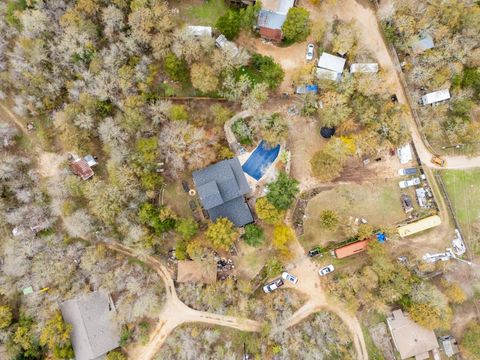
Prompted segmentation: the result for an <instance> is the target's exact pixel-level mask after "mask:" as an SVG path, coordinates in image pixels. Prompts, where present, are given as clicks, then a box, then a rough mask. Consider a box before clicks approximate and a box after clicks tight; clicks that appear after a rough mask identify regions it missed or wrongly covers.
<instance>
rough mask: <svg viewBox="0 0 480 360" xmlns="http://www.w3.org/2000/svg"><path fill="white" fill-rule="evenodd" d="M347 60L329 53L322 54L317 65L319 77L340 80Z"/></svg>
mask: <svg viewBox="0 0 480 360" xmlns="http://www.w3.org/2000/svg"><path fill="white" fill-rule="evenodd" d="M346 61H347V60H346V59H344V58H341V57H339V56H335V55H332V54H329V53H326V52H324V53H322V55H321V56H320V59H318V64H317V77H318V78H320V79H329V80H333V81H338V80H340V78H341V76H342V72H343V68H344V67H345V62H346Z"/></svg>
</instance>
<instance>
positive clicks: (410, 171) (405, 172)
mask: <svg viewBox="0 0 480 360" xmlns="http://www.w3.org/2000/svg"><path fill="white" fill-rule="evenodd" d="M417 172H418V170H417V168H405V169H398V175H415V174H416V173H417Z"/></svg>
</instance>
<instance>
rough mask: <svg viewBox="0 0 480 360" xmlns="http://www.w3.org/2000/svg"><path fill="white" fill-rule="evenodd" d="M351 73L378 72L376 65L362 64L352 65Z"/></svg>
mask: <svg viewBox="0 0 480 360" xmlns="http://www.w3.org/2000/svg"><path fill="white" fill-rule="evenodd" d="M350 72H351V73H357V72H360V73H376V72H378V64H377V63H363V64H352V65H350Z"/></svg>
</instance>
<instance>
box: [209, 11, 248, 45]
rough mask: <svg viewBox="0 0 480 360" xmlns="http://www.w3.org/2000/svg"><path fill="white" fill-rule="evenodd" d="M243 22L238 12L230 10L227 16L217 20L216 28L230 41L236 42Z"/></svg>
mask: <svg viewBox="0 0 480 360" xmlns="http://www.w3.org/2000/svg"><path fill="white" fill-rule="evenodd" d="M241 21H242V19H241V17H240V14H239V13H238V12H237V11H234V10H228V11H227V12H226V13H225V15H223V16H221V17H220V18H219V19H218V20H217V23H216V25H215V26H216V28H217V29H218V30H219V31H220V32H221V33H222V34H223V35H225V37H226V38H227V39H228V40H234V39H235V38H236V37H237V36H238V33H239V32H240V27H241V25H242V24H241Z"/></svg>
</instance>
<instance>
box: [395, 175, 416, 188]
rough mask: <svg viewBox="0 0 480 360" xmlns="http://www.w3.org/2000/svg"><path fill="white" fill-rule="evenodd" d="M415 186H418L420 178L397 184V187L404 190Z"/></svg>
mask: <svg viewBox="0 0 480 360" xmlns="http://www.w3.org/2000/svg"><path fill="white" fill-rule="evenodd" d="M415 185H420V178H418V177H417V178H414V179H410V180H404V181H400V182H399V183H398V186H400V189H405V188H408V187H411V186H415Z"/></svg>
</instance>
